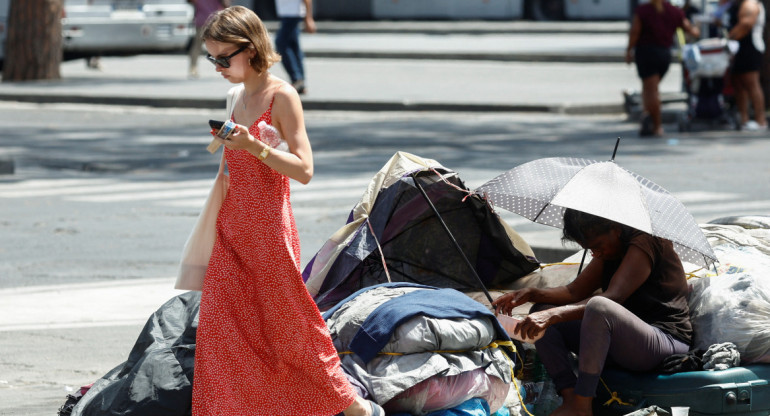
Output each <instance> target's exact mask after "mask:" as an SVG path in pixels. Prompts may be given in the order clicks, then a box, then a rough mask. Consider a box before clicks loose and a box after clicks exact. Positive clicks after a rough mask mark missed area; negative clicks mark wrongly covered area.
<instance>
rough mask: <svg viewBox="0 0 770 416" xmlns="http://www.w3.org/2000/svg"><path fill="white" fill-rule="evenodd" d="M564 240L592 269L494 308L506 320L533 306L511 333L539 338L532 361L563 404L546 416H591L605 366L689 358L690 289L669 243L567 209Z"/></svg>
mask: <svg viewBox="0 0 770 416" xmlns="http://www.w3.org/2000/svg"><path fill="white" fill-rule="evenodd" d="M563 239H564V240H570V241H575V242H577V243H578V244H580V245H581V246H582V247H584V248H586V249H588V250H591V254H592V260H591V262H590V263H588V265H587V266H586V267H585V268H584V269H583V271H582V272H581V273H580V274H579V275H578V276H577V277H576V278H575V280H573V281H572V282H570V283H569V284H567V285H566V286H559V287H551V288H535V287H526V288H523V289H519V290H515V291H512V292H509V293H507V294H505V295H503V296H501V297H499V298H497V300H495V301H494V302H493V303H492V305H493V306H494V307H495V309H496V311H497V312H499V313H501V314H503V315H509V314H510V313H511V311H512V310H513V308H515V307H516V306H519V305H522V304H524V303H527V302H533V303H534V305H533V306H532V308H531V309H530V311H529V314H528V315H527V316H526V318H524V319H523V320H521V321H520V322H519V323H517V324H516V327H515V328H514V329H513V330H514V333H515V334H520V336H522V337H527V338H538V337H540V336H541V334H542V337H540V338H539V339H538V340H537V341H535V348H536V349H537V355H538V357H540V360H541V361H542V362H543V365H544V366H545V369H546V371H548V374H549V375H550V376H551V378H552V379H553V381H554V384H555V385H556V390H557V391H558V392H559V394H560V395H561V396H562V398H563V403H562V405H561V406H560V407H559V408H558V409H556V411H554V412H553V413H551V416H591V415H592V414H593V413H592V410H591V403H592V401H593V398H594V396H596V389H597V386H598V385H599V376H600V374H601V373H602V370H603V369H604V366H605V363H613V364H614V365H617V366H620V367H622V368H625V369H628V370H632V371H650V370H653V369H655V368H656V367H658V366H659V365H660V364H661V363H662V362H663V360H665V359H666V358H668V357H669V356H671V355H674V354H683V353H686V352H687V351H689V349H690V343H691V342H692V324H691V322H690V314H689V306H688V303H687V295H688V285H687V279H686V277H685V274H684V268H683V266H682V262H681V260H680V259H679V256H678V255H677V254H676V251H674V245H673V243H672V242H671V241H669V240H666V239H662V238H659V237H654V236H652V235H650V234H648V233H645V232H642V231H639V230H637V229H634V228H631V227H628V226H626V225H622V224H619V223H617V222H614V221H610V220H608V219H605V218H601V217H597V216H595V215H591V214H587V213H584V212H581V211H576V210H572V209H567V210H566V211H565V212H564V236H563ZM573 352H574V353H577V355H578V371H577V375H575V373H574V372H573V366H572V359H571V354H572V353H573Z"/></svg>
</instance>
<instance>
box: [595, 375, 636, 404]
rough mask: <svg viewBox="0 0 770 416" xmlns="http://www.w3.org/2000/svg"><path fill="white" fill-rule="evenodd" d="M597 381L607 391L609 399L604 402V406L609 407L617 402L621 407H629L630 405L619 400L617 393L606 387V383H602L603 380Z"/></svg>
mask: <svg viewBox="0 0 770 416" xmlns="http://www.w3.org/2000/svg"><path fill="white" fill-rule="evenodd" d="M599 381H601V382H602V385H603V386H604V388H605V389H607V393H609V394H610V399H609V400H607V401H606V402H604V406H609V405H611V404H612V402H617V403H618V404H619V405H621V406H631V403H626V402H624V401H623V400H621V399H620V396H618V392H616V391H612V390H611V389H610V387H609V386H608V385H607V383H605V382H604V379H602V378H601V377H600V378H599Z"/></svg>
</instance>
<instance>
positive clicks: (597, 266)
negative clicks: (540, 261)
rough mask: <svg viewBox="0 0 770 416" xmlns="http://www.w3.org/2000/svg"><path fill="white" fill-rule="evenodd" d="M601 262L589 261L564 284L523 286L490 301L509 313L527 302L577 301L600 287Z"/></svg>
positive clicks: (567, 303)
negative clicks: (576, 274)
mask: <svg viewBox="0 0 770 416" xmlns="http://www.w3.org/2000/svg"><path fill="white" fill-rule="evenodd" d="M601 273H602V264H601V262H599V261H596V262H591V263H589V264H588V265H587V266H586V268H585V269H583V271H582V272H581V273H580V275H579V276H578V277H576V278H575V280H573V281H572V282H570V283H569V284H567V285H565V286H559V287H552V288H543V289H539V288H533V287H529V288H524V289H520V290H515V291H512V292H509V293H506V294H505V295H503V296H500V297H499V298H497V299H496V300H495V301H494V302H492V306H494V307H495V309H496V310H497V312H498V313H503V314H505V315H509V314H510V313H511V311H512V310H513V308H515V307H517V306H519V305H522V304H524V303H527V302H533V303H544V304H549V305H570V304H576V303H579V302H581V301H583V300H585V299H587V298H589V297H590V296H591V294H592V293H594V292H595V291H596V290H597V289H599V288H601Z"/></svg>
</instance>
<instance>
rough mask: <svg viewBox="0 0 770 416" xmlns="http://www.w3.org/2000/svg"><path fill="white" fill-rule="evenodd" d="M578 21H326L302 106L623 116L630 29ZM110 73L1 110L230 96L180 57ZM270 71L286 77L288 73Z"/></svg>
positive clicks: (25, 87) (107, 68)
mask: <svg viewBox="0 0 770 416" xmlns="http://www.w3.org/2000/svg"><path fill="white" fill-rule="evenodd" d="M573 23H574V22H573ZM577 23H579V24H576V25H567V28H566V29H565V30H561V31H558V30H557V29H556V28H554V27H553V25H548V24H546V25H543V24H542V23H540V22H470V23H459V24H455V23H451V24H450V23H446V22H387V23H384V22H349V23H343V22H327V23H326V25H327V29H326V30H327V32H323V30H322V31H320V32H319V33H317V34H313V35H303V37H302V43H303V49H304V50H305V53H306V55H307V59H306V73H307V85H308V93H307V94H306V95H304V96H303V105H304V107H305V109H307V110H357V111H484V112H497V111H507V112H513V111H530V112H531V111H538V112H556V113H569V114H592V113H622V112H623V111H624V107H623V103H624V100H623V94H622V92H623V91H624V90H638V89H639V87H640V81H639V79H638V78H637V76H636V71H635V69H634V67H633V66H632V65H626V64H625V63H623V62H622V53H623V50H624V46H625V42H626V34H625V33H624V30H625V29H624V28H625V27H627V24H625V22H614V23H613V22H608V23H595V22H577ZM624 25H625V26H624ZM455 26H456V30H455V31H454V33H448V31H449V29H451V28H453V27H455ZM340 27H342V28H340ZM514 27H515V28H516V29H513V28H514ZM334 28H336V29H334ZM504 28H508V29H505V30H508V32H507V33H506V32H505V31H504V30H503V29H504ZM590 30H593V32H591V31H590ZM525 32H526V33H525ZM102 64H103V70H102V71H94V70H91V69H87V68H86V66H85V64H84V62H83V60H75V61H69V62H64V63H62V65H61V72H62V79H61V80H57V81H41V82H25V83H0V100H4V101H26V102H40V103H50V102H65V103H91V104H113V105H147V106H154V107H194V108H212V109H217V108H223V107H224V96H225V93H226V91H227V90H228V88H229V87H230V84H229V83H227V82H225V81H224V80H222V79H220V77H219V75H218V74H217V73H216V72H215V70H214V68H213V67H212V66H211V65H210V64H209V63H208V62H206V60H205V59H204V58H202V57H201V59H200V60H199V72H200V73H201V77H200V78H199V79H188V78H187V66H188V62H187V57H186V56H185V55H182V54H177V55H139V56H131V57H105V58H103V59H102ZM272 72H273V73H275V74H276V75H278V76H280V77H282V78H284V79H286V78H287V77H286V74H285V72H284V70H283V68H282V67H281V65H280V64H278V65H275V66H274V67H273V69H272ZM680 83H681V70H680V68H679V66H678V65H672V67H671V70H670V72H669V75H667V76H666V78H665V79H664V82H663V84H662V86H661V91H663V92H665V93H669V94H677V93H678V91H680V90H681V88H680Z"/></svg>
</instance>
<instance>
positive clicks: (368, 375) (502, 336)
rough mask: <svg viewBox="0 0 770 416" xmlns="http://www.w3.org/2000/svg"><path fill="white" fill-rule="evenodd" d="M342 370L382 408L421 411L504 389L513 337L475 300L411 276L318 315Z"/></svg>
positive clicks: (493, 397) (493, 407)
mask: <svg viewBox="0 0 770 416" xmlns="http://www.w3.org/2000/svg"><path fill="white" fill-rule="evenodd" d="M324 319H325V320H326V323H327V325H328V326H329V331H330V333H331V336H332V340H333V342H334V346H335V348H337V350H338V351H339V354H340V359H341V362H342V368H343V370H344V371H345V372H346V373H347V374H348V375H349V377H350V378H351V381H352V383H353V384H354V385H355V386H358V387H359V394H360V395H362V396H363V397H366V398H369V399H371V400H374V401H376V402H377V403H380V404H381V405H383V407H384V408H385V409H386V410H387V411H388V412H405V413H409V414H413V415H423V414H426V413H429V412H432V411H436V410H441V409H448V408H451V407H454V406H458V405H460V404H462V403H463V402H465V401H467V400H469V399H471V398H474V397H479V398H483V399H484V400H486V401H487V403H488V404H489V408H490V411H491V412H495V411H497V410H498V409H499V408H500V407H501V406H502V405H503V403H504V402H505V399H506V397H507V395H508V392H509V389H510V386H511V382H512V373H513V370H514V364H515V352H514V350H513V344H512V342H511V340H510V338H509V337H508V335H507V334H506V333H505V331H504V330H503V329H502V328H501V327H500V325H499V324H498V323H497V320H496V319H495V317H494V315H493V314H492V313H491V312H490V311H489V310H488V309H487V308H486V307H485V306H484V305H482V304H481V303H479V302H476V301H474V300H472V299H470V298H469V297H468V296H466V295H464V294H462V293H460V292H458V291H456V290H453V289H438V288H434V287H429V286H423V285H415V284H410V283H392V284H383V285H377V286H373V287H368V288H365V289H362V290H360V291H358V292H356V293H354V294H352V295H351V296H349V297H348V298H347V299H344V300H343V301H341V302H340V303H339V304H338V305H336V306H335V307H334V308H332V309H330V310H328V311H327V312H326V313H325V314H324Z"/></svg>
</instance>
